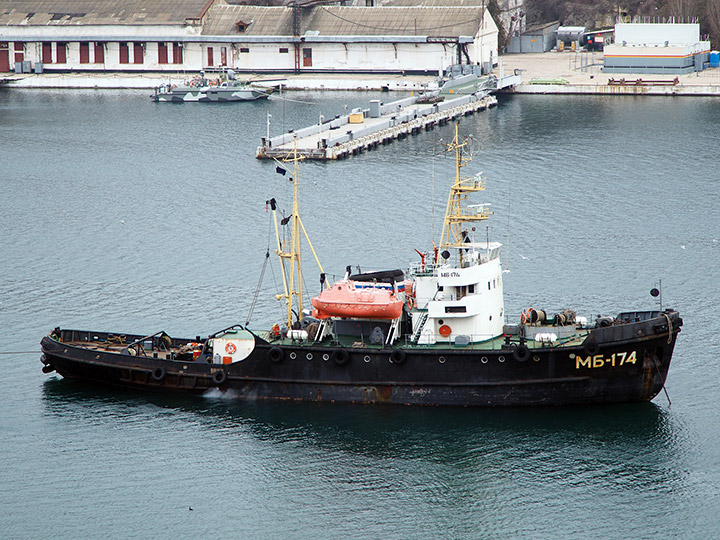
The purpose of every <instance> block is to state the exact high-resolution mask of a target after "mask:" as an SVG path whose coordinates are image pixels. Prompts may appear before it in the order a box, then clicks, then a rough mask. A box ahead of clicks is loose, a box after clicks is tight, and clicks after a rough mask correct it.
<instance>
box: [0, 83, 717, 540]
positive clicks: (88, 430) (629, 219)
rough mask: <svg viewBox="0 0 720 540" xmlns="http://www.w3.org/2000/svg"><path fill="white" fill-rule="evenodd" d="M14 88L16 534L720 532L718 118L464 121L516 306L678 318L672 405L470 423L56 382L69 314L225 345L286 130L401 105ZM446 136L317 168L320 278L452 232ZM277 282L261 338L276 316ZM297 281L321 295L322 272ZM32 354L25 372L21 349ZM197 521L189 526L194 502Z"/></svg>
mask: <svg viewBox="0 0 720 540" xmlns="http://www.w3.org/2000/svg"><path fill="white" fill-rule="evenodd" d="M147 94H148V92H137V93H135V92H122V93H120V92H117V93H116V92H108V91H105V92H92V91H88V92H85V91H76V92H59V91H58V92H53V91H12V92H8V91H2V92H0V216H2V220H1V221H0V223H1V225H0V231H1V234H0V352H2V353H3V354H0V365H1V366H2V373H3V384H2V385H0V405H1V406H2V414H1V415H0V429H1V431H0V433H1V434H2V437H1V438H0V455H1V456H2V459H0V483H1V485H2V486H3V487H2V489H0V509H2V512H0V531H3V532H2V533H0V535H1V536H2V537H6V538H82V537H88V538H195V537H201V536H202V537H209V538H270V539H273V538H278V539H280V538H282V539H286V538H299V539H304V538H308V539H310V538H312V539H318V538H358V539H360V538H380V537H383V538H385V537H389V538H463V539H465V538H468V539H470V538H492V539H504V538H538V539H544V538H618V539H619V538H659V537H662V538H713V537H717V536H718V530H720V517H719V516H718V512H717V508H718V505H719V504H720V493H719V491H720V429H719V428H720V420H718V401H719V398H720V390H718V381H720V368H719V367H718V358H720V340H718V337H717V336H718V331H719V330H720V322H718V321H719V320H720V317H719V316H718V312H719V311H720V309H719V308H720V301H719V296H720V295H719V294H718V283H720V219H719V218H718V212H717V209H718V207H719V206H720V195H719V191H718V187H719V186H718V178H719V176H720V175H719V174H718V172H717V171H718V166H717V163H718V152H717V149H718V147H720V129H718V127H717V126H718V125H720V102H718V101H715V100H711V99H692V98H657V99H655V98H643V99H635V98H619V97H615V98H608V97H572V98H569V97H562V96H528V97H519V96H516V97H512V98H505V99H502V100H501V104H500V106H499V107H498V108H496V109H494V110H492V111H489V112H485V113H481V114H478V115H475V116H472V117H467V118H464V119H463V120H462V122H461V124H460V129H461V133H463V134H472V135H473V137H474V140H475V146H476V150H477V152H476V154H475V160H474V161H473V163H472V165H471V168H472V170H471V172H476V171H480V170H482V171H484V173H485V175H486V176H487V177H488V189H487V191H486V192H485V193H483V194H482V200H478V201H477V202H487V203H490V204H491V205H492V206H491V208H492V209H493V210H494V212H495V215H494V216H493V218H492V220H491V222H490V224H489V230H487V231H486V230H485V228H484V227H483V228H482V230H478V231H477V232H476V234H477V235H479V236H480V237H484V236H485V235H489V236H490V237H492V238H495V239H497V240H500V241H502V242H503V243H504V244H505V248H504V249H505V251H504V254H503V261H504V263H505V264H506V266H507V267H508V269H509V270H510V272H509V273H507V274H505V290H506V295H507V298H506V311H507V313H508V314H511V315H510V316H511V317H512V318H513V320H514V319H516V318H517V317H516V316H515V315H514V314H519V313H520V310H522V309H526V308H527V307H529V306H534V307H544V308H546V309H548V310H550V311H555V310H559V309H563V308H565V307H569V308H573V309H576V310H577V311H578V312H579V313H580V314H584V315H597V314H599V313H602V314H614V313H617V312H618V311H621V310H624V309H636V308H640V309H650V308H653V307H654V306H655V305H656V302H655V300H654V299H652V298H651V297H650V296H649V295H648V291H649V289H650V288H651V287H653V286H656V285H657V284H658V281H659V280H662V288H663V302H664V305H665V306H671V307H675V308H677V309H679V310H680V311H681V313H682V315H683V317H684V319H685V326H684V329H683V333H682V334H681V336H680V339H679V342H678V346H677V348H676V352H675V356H674V360H673V365H672V367H671V370H670V376H669V379H668V384H667V390H668V393H669V396H670V399H671V400H672V405H669V403H668V400H667V399H666V397H665V396H664V395H660V396H658V397H657V398H656V399H655V401H654V402H653V403H649V404H641V405H629V406H612V407H593V408H559V409H517V410H454V409H425V408H417V409H410V408H403V407H397V408H387V407H365V406H337V405H315V404H282V403H281V404H272V403H237V402H234V401H233V400H232V399H228V397H227V396H222V395H219V394H218V395H215V394H212V395H209V396H205V397H199V398H166V397H161V396H154V395H146V394H138V393H126V392H118V391H113V390H107V389H103V388H89V387H87V386H83V385H78V384H76V383H72V382H70V381H63V380H61V379H59V378H58V377H57V376H55V375H44V374H43V373H42V372H41V371H40V367H41V365H40V362H39V360H38V358H39V353H38V351H39V341H40V339H41V337H42V336H43V335H44V334H45V333H47V332H48V331H49V330H50V329H51V328H53V327H55V326H64V327H73V328H81V329H84V328H88V329H98V330H111V331H124V332H138V333H140V332H148V333H150V332H155V331H159V330H165V331H167V332H168V333H170V334H171V335H179V336H194V335H196V334H208V333H210V332H213V331H215V330H217V329H219V328H221V327H224V326H229V325H230V324H233V323H237V322H245V320H246V318H247V315H248V312H249V309H250V305H251V303H252V297H253V293H254V291H255V288H256V286H257V282H258V277H259V276H260V270H261V267H262V262H263V259H264V256H265V252H266V250H267V248H268V246H271V247H272V239H271V238H270V237H269V234H268V233H269V232H270V220H269V215H268V214H267V213H266V208H265V201H266V200H267V199H269V198H270V197H275V198H276V199H278V201H279V203H280V205H281V207H282V208H288V209H289V207H290V196H291V193H290V187H291V186H290V184H289V183H288V181H287V180H286V179H284V178H283V177H281V176H279V175H276V174H275V173H274V168H275V166H274V164H272V163H268V162H261V161H258V160H256V159H255V158H254V154H255V148H256V146H257V144H258V143H259V139H260V137H261V136H264V135H265V133H266V129H267V123H266V121H267V116H266V115H267V113H268V112H269V113H270V114H271V115H272V118H271V124H270V130H271V134H277V133H280V132H281V131H284V130H287V129H290V128H294V127H301V126H303V125H307V124H309V123H313V122H316V121H317V118H318V117H319V114H321V113H322V114H323V115H324V116H325V117H329V116H332V115H335V114H341V113H342V112H343V111H344V110H345V105H346V104H347V105H348V106H350V107H355V106H363V105H365V104H366V103H367V101H368V100H369V99H373V98H377V97H380V98H381V99H385V100H389V99H394V98H396V97H401V96H396V95H388V94H383V95H374V94H368V93H321V92H308V93H294V94H292V95H290V96H288V97H290V98H291V99H293V100H295V101H293V102H290V101H283V100H282V99H279V98H276V97H275V96H273V97H272V98H271V100H270V101H269V102H266V103H246V104H231V105H216V106H213V105H207V106H206V105H203V104H195V105H193V104H185V105H171V104H154V103H151V102H150V100H149V99H148V96H147ZM451 137H452V127H451V126H445V127H442V128H439V129H436V130H434V131H430V132H427V133H423V134H421V135H418V136H416V137H413V138H411V139H408V140H405V141H401V142H395V143H393V144H390V145H387V146H384V147H382V148H379V149H377V150H375V151H372V152H369V153H365V154H363V155H361V156H358V157H355V158H352V159H349V160H345V161H341V162H337V163H305V164H304V165H303V167H302V170H301V182H302V195H301V212H302V214H303V220H304V223H305V226H306V228H307V229H308V231H309V233H310V234H311V237H312V240H313V244H314V246H315V248H316V250H317V252H318V254H319V256H320V258H321V262H322V263H323V266H324V268H325V270H326V271H327V272H329V273H331V274H332V273H335V274H341V273H342V272H343V269H344V268H345V266H346V265H348V264H351V265H361V266H362V268H363V269H366V270H370V269H379V268H388V267H406V266H407V264H408V263H409V262H410V261H412V260H414V259H415V258H417V256H416V255H415V252H414V248H418V249H421V250H425V249H427V248H428V247H429V246H430V242H431V240H432V239H433V238H435V239H437V237H438V236H439V234H438V233H439V230H438V228H439V224H440V221H441V214H442V212H443V210H444V204H445V200H446V197H447V187H448V184H449V179H450V177H451V176H452V174H453V170H452V167H453V162H452V160H451V159H449V158H448V157H446V156H444V155H443V153H442V145H441V142H442V140H445V141H448V140H450V139H451ZM271 268H272V270H271V269H270V268H269V269H268V270H267V272H266V276H265V279H264V281H263V284H262V287H261V294H260V297H259V300H258V303H257V306H256V308H255V312H254V315H253V319H252V322H253V323H254V325H255V326H259V327H267V326H269V325H271V324H272V323H273V322H275V321H277V320H279V319H281V318H282V308H281V307H280V306H279V305H278V304H277V303H276V302H275V301H274V300H273V295H274V293H275V291H276V286H277V285H279V281H280V277H279V272H278V268H277V264H275V265H274V266H273V267H271ZM306 285H307V287H308V288H309V289H310V290H311V291H315V290H316V289H317V287H318V285H317V279H316V277H315V274H314V273H313V272H308V275H307V277H306ZM8 353H12V354H8ZM189 508H192V511H190V510H189Z"/></svg>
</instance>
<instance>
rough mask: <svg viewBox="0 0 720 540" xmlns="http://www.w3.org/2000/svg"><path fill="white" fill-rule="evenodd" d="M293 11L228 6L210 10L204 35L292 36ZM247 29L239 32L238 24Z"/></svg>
mask: <svg viewBox="0 0 720 540" xmlns="http://www.w3.org/2000/svg"><path fill="white" fill-rule="evenodd" d="M292 15H293V14H292V10H291V9H289V8H285V7H266V6H227V5H216V6H213V7H212V8H210V11H209V12H208V17H207V20H206V21H205V25H204V26H203V30H202V33H203V35H206V36H228V35H247V36H286V35H292V33H293V32H292V28H293V26H292V25H293V22H292V21H293V19H292ZM239 22H244V23H245V24H246V25H247V27H246V29H245V30H244V31H243V32H240V31H238V28H237V23H239Z"/></svg>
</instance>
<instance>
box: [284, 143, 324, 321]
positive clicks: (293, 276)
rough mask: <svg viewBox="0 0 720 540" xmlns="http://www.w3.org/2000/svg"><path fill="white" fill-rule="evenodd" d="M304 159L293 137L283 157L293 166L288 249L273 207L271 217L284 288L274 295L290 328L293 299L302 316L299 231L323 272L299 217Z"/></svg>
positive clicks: (298, 313)
mask: <svg viewBox="0 0 720 540" xmlns="http://www.w3.org/2000/svg"><path fill="white" fill-rule="evenodd" d="M303 159H305V158H304V157H303V156H302V155H298V153H297V137H295V145H294V148H293V154H292V157H289V156H288V157H286V158H285V159H283V162H286V163H287V162H289V161H292V162H293V165H294V168H293V178H292V182H293V184H294V186H293V209H292V214H291V215H290V221H291V222H292V229H291V235H290V249H289V250H283V246H282V242H281V241H280V231H279V229H278V224H277V214H276V213H275V209H274V208H273V217H274V221H275V236H276V239H277V249H276V250H275V253H276V254H277V255H278V257H280V265H281V266H282V275H283V287H284V289H285V292H284V293H283V294H278V295H276V296H275V297H276V298H277V299H278V300H285V302H286V303H287V325H288V328H292V324H293V321H292V314H293V305H294V304H295V299H297V317H298V321H301V320H302V318H303V313H302V310H303V301H302V257H301V252H302V251H301V241H300V240H301V231H302V234H304V236H305V240H306V241H307V243H308V246H309V247H310V250H311V251H312V254H313V256H314V257H315V262H316V263H317V265H318V268H319V269H320V272H321V273H322V272H323V269H322V265H321V264H320V261H319V260H318V257H317V254H316V253H315V248H313V245H312V242H310V238H309V237H308V234H307V231H306V230H305V225H303V223H302V220H301V219H300V212H299V211H298V189H299V186H300V178H299V175H298V162H299V161H301V160H303ZM285 261H287V262H288V265H289V268H287V266H286V264H285ZM288 270H289V272H290V275H289V276H288V273H287V271H288Z"/></svg>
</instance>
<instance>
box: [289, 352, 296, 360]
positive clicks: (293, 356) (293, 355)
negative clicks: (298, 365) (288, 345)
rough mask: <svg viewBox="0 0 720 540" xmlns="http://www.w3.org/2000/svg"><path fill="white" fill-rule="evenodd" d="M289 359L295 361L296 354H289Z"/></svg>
mask: <svg viewBox="0 0 720 540" xmlns="http://www.w3.org/2000/svg"><path fill="white" fill-rule="evenodd" d="M290 358H291V359H293V360H295V359H296V358H297V354H295V351H293V352H291V353H290Z"/></svg>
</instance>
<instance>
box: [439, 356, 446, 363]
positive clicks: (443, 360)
mask: <svg viewBox="0 0 720 540" xmlns="http://www.w3.org/2000/svg"><path fill="white" fill-rule="evenodd" d="M438 362H440V363H441V364H444V363H445V357H444V356H441V357H440V358H438Z"/></svg>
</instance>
